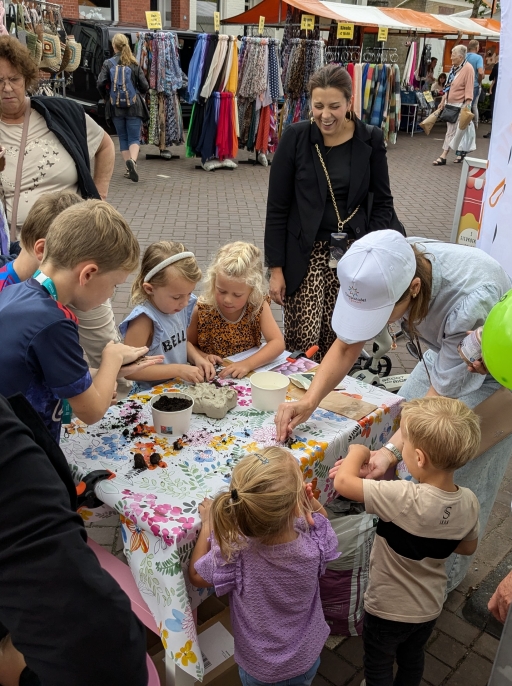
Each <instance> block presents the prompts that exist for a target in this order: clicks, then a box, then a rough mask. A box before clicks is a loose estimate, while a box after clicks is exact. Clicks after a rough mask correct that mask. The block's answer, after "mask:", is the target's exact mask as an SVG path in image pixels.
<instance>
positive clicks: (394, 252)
mask: <svg viewBox="0 0 512 686" xmlns="http://www.w3.org/2000/svg"><path fill="white" fill-rule="evenodd" d="M415 273H416V257H415V255H414V251H413V249H412V247H411V246H410V245H409V243H408V242H407V241H406V239H405V238H404V237H403V236H402V235H401V234H399V233H398V232H397V231H392V230H391V229H385V230H383V231H373V232H372V233H369V234H367V235H366V236H363V238H361V239H360V240H358V241H356V242H355V243H354V244H353V245H352V247H351V248H350V249H349V250H347V252H346V253H345V255H343V257H342V258H341V260H340V261H339V263H338V279H339V280H340V291H339V293H338V299H337V300H336V306H335V308H334V312H333V315H332V328H333V330H334V332H335V333H336V335H337V336H338V337H339V338H340V339H341V340H347V341H367V340H369V339H371V338H374V337H375V336H376V335H377V334H378V333H379V332H380V331H382V329H383V328H384V327H385V326H386V324H387V323H388V321H389V318H390V316H391V312H392V311H393V308H394V307H395V304H396V303H397V302H398V300H400V298H401V296H402V295H403V294H404V293H405V291H406V290H407V288H408V287H409V285H410V283H411V281H412V280H413V279H414V274H415Z"/></svg>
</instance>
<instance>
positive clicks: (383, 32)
mask: <svg viewBox="0 0 512 686" xmlns="http://www.w3.org/2000/svg"><path fill="white" fill-rule="evenodd" d="M387 39H388V29H385V28H384V27H383V26H379V35H378V36H377V40H378V41H379V43H380V42H381V41H387Z"/></svg>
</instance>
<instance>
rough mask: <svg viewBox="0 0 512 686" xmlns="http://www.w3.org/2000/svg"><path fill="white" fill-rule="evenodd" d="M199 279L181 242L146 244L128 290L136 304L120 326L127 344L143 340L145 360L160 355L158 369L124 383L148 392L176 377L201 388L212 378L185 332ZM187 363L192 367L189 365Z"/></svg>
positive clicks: (144, 371) (212, 371) (209, 367)
mask: <svg viewBox="0 0 512 686" xmlns="http://www.w3.org/2000/svg"><path fill="white" fill-rule="evenodd" d="M200 279H201V270H200V269H199V266H198V264H197V262H196V258H195V257H194V255H193V253H191V252H187V251H186V250H185V247H184V246H183V245H182V244H181V243H172V242H170V241H161V242H160V243H153V244H152V245H150V246H149V247H148V248H147V249H146V251H145V253H144V257H143V258H142V264H141V267H140V272H139V274H138V275H137V277H136V279H135V281H134V282H133V286H132V302H133V303H134V304H135V305H137V306H136V307H135V309H133V310H132V311H131V313H130V314H129V315H128V317H126V319H125V320H124V321H123V322H122V324H121V325H120V327H119V328H120V330H121V334H122V335H123V336H124V340H125V343H126V345H134V343H127V341H144V343H141V344H140V345H141V346H142V345H146V346H148V348H149V353H148V354H149V355H163V356H164V363H163V364H159V365H158V369H156V368H154V367H151V368H150V367H147V368H145V369H142V370H141V371H138V372H136V373H134V374H130V376H129V377H128V378H130V379H133V380H134V381H137V382H138V383H139V386H140V388H142V389H147V388H151V387H152V386H155V385H156V384H157V383H159V382H161V381H165V380H167V379H171V378H174V377H176V376H179V377H180V378H181V379H184V380H185V381H190V382H191V383H199V382H201V381H204V380H205V377H206V379H213V377H214V376H215V368H214V367H213V365H212V364H211V362H209V361H208V360H207V359H206V358H205V357H204V356H203V355H201V353H199V351H197V350H196V349H195V348H194V346H193V345H191V344H190V343H189V342H188V341H187V336H186V331H187V327H188V325H189V322H190V316H191V313H192V310H193V308H194V305H195V303H196V301H197V298H196V297H195V296H194V295H192V291H193V290H194V288H195V287H196V284H197V283H198V281H200ZM187 360H188V361H189V362H190V363H191V365H193V366H191V365H189V364H187Z"/></svg>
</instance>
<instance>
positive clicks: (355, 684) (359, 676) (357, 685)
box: [347, 670, 364, 686]
mask: <svg viewBox="0 0 512 686" xmlns="http://www.w3.org/2000/svg"><path fill="white" fill-rule="evenodd" d="M363 679H364V671H363V670H361V671H359V672H356V674H355V676H354V678H353V679H351V680H350V681H349V682H348V684H347V686H361V682H362V681H363Z"/></svg>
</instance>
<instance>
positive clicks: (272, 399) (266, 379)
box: [251, 372, 289, 412]
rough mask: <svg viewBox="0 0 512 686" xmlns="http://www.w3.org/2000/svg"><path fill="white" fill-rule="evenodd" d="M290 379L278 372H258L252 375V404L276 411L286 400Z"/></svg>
mask: <svg viewBox="0 0 512 686" xmlns="http://www.w3.org/2000/svg"><path fill="white" fill-rule="evenodd" d="M288 383H289V379H288V377H287V376H285V375H284V374H279V373H278V372H257V373H256V374H253V375H252V376H251V391H252V406H253V407H255V408H256V409H257V410H265V411H266V412H275V411H276V410H277V408H278V407H279V405H280V404H281V403H284V401H285V400H286V391H287V389H288Z"/></svg>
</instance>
